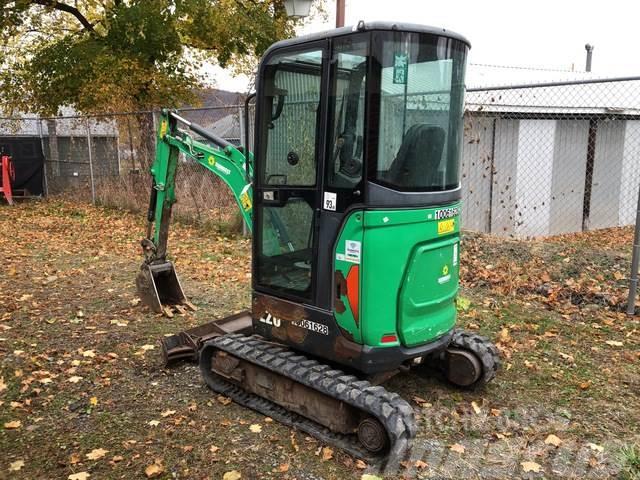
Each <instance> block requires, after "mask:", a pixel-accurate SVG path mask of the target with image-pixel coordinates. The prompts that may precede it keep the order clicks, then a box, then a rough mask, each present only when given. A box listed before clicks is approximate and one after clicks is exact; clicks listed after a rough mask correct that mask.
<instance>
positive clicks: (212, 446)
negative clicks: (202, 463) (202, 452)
mask: <svg viewBox="0 0 640 480" xmlns="http://www.w3.org/2000/svg"><path fill="white" fill-rule="evenodd" d="M218 450H220V449H219V448H218V447H216V446H215V445H211V447H209V451H210V452H211V453H216V452H217V451H218Z"/></svg>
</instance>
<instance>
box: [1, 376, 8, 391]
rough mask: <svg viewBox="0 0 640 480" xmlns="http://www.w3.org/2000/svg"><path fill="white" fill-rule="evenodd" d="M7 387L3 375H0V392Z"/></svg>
mask: <svg viewBox="0 0 640 480" xmlns="http://www.w3.org/2000/svg"><path fill="white" fill-rule="evenodd" d="M6 389H7V384H6V383H4V377H0V392H2V391H4V390H6Z"/></svg>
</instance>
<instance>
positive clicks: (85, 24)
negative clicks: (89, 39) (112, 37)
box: [32, 0, 95, 32]
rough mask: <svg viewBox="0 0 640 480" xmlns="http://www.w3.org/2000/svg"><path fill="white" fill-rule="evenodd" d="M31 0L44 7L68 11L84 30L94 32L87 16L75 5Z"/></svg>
mask: <svg viewBox="0 0 640 480" xmlns="http://www.w3.org/2000/svg"><path fill="white" fill-rule="evenodd" d="M32 1H33V3H34V4H36V5H44V6H45V7H51V8H53V9H55V10H60V11H61V12H66V13H70V14H71V15H73V16H74V17H76V19H77V20H78V21H79V22H80V23H81V24H82V26H83V27H84V28H85V29H86V30H88V31H90V32H95V30H94V29H93V24H92V23H91V22H90V21H89V20H87V18H86V17H85V16H84V15H82V13H80V10H78V9H77V8H76V7H73V6H71V5H67V4H66V3H62V2H58V1H56V0H32Z"/></svg>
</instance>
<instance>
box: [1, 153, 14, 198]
mask: <svg viewBox="0 0 640 480" xmlns="http://www.w3.org/2000/svg"><path fill="white" fill-rule="evenodd" d="M0 159H1V163H2V165H1V166H0V168H1V171H0V173H1V174H2V175H1V176H0V193H4V198H6V199H7V203H9V205H13V191H12V190H11V182H13V181H15V179H16V170H15V168H14V166H13V162H12V161H11V157H10V156H9V155H6V154H4V153H3V154H2V156H1V157H0Z"/></svg>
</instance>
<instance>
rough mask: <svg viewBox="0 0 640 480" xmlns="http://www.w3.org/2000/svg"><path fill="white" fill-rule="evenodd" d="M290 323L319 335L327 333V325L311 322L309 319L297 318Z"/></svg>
mask: <svg viewBox="0 0 640 480" xmlns="http://www.w3.org/2000/svg"><path fill="white" fill-rule="evenodd" d="M291 324H292V325H295V326H296V327H300V328H304V329H306V330H310V331H312V332H315V333H319V334H321V335H329V327H327V326H326V325H323V324H321V323H318V322H312V321H311V320H297V321H295V322H291Z"/></svg>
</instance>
